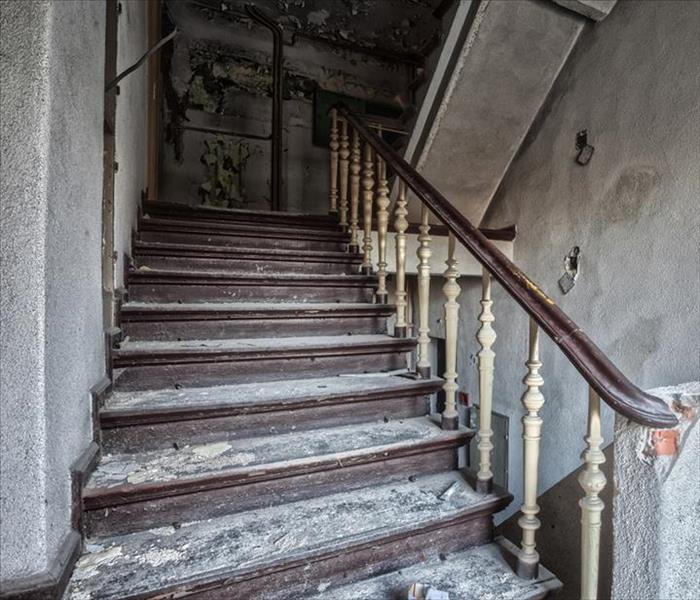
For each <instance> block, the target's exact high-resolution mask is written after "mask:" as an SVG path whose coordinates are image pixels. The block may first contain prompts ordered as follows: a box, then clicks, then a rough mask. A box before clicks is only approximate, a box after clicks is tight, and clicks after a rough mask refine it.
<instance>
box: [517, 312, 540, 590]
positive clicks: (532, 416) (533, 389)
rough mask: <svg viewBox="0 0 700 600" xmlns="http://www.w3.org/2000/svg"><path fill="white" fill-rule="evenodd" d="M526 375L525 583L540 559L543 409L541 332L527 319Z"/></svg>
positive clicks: (521, 567)
mask: <svg viewBox="0 0 700 600" xmlns="http://www.w3.org/2000/svg"><path fill="white" fill-rule="evenodd" d="M526 364H527V375H526V376H525V379H524V380H523V383H524V384H525V385H526V386H527V390H525V393H524V394H523V398H522V402H523V406H524V407H525V411H526V412H525V416H524V417H523V505H522V507H521V508H520V510H521V512H522V516H521V517H520V518H519V519H518V525H520V528H521V529H522V530H523V537H522V543H521V550H520V554H519V555H518V575H520V577H524V578H526V579H534V578H535V577H537V571H538V567H539V563H540V556H539V554H538V553H537V550H535V534H536V532H537V530H538V529H539V528H540V520H539V519H538V518H537V513H539V512H540V507H539V506H538V505H537V479H538V473H539V460H540V439H541V432H542V418H541V417H540V415H539V410H540V409H541V408H542V406H543V405H544V396H543V395H542V392H540V387H542V385H543V384H544V379H542V376H541V375H540V367H541V366H542V363H541V362H540V332H539V327H538V326H537V323H535V321H533V320H532V319H530V339H529V353H528V360H527V363H526Z"/></svg>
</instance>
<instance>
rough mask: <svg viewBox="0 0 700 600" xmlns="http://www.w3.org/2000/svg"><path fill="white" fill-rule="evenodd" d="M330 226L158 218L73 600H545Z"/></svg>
mask: <svg viewBox="0 0 700 600" xmlns="http://www.w3.org/2000/svg"><path fill="white" fill-rule="evenodd" d="M348 242H349V235H348V234H347V233H345V232H344V231H343V230H342V229H341V228H340V227H339V226H338V224H337V219H336V218H331V217H324V216H310V215H293V214H283V213H263V212H249V211H225V210H220V209H205V208H199V209H195V208H190V207H186V206H178V205H169V204H165V203H152V204H148V203H147V204H146V205H145V206H144V214H143V215H142V216H141V218H140V221H139V233H138V238H137V240H136V241H135V243H134V250H133V264H132V266H131V267H130V269H129V272H128V277H127V283H128V295H127V297H126V299H125V300H126V301H125V302H124V304H123V306H122V309H121V329H122V335H121V341H120V342H119V343H118V344H117V345H116V347H115V348H114V349H113V355H112V365H113V382H114V383H113V389H112V391H111V393H110V394H109V395H108V396H107V398H106V399H105V400H104V402H103V403H102V405H101V406H100V407H99V436H100V447H101V456H100V460H99V462H98V463H97V466H96V467H95V469H94V471H93V472H92V474H91V475H90V476H89V478H88V479H87V481H86V483H85V485H84V488H83V493H82V505H83V510H82V523H81V527H82V530H83V533H84V535H85V543H84V553H83V555H82V556H81V558H80V559H79V561H78V563H77V566H76V569H75V571H74V573H73V576H72V579H71V581H70V583H69V587H68V590H67V592H66V596H65V597H66V598H70V599H75V600H78V599H80V600H85V599H97V598H130V599H135V598H154V597H158V598H165V597H167V598H174V597H183V596H191V597H196V598H207V599H210V598H241V599H243V598H245V599H257V598H260V599H268V598H275V599H278V598H279V599H287V598H289V599H291V598H295V599H296V598H306V597H312V598H328V599H337V600H340V599H347V600H351V599H352V600H356V599H363V598H366V599H372V600H374V599H386V600H394V599H398V598H406V597H407V592H408V588H409V586H410V585H411V584H413V583H415V582H423V583H426V584H430V585H432V586H433V587H435V588H436V589H440V590H444V591H446V592H448V593H449V594H450V600H455V599H471V598H474V599H476V598H494V599H496V598H497V599H512V600H516V599H517V600H524V599H530V598H542V597H544V596H546V595H547V593H548V591H549V590H550V589H553V588H555V587H557V584H558V582H557V581H556V579H555V578H554V577H553V576H552V575H551V574H550V573H548V572H547V571H546V569H544V568H540V572H539V578H538V579H534V580H525V579H521V578H519V577H517V576H516V575H515V574H514V573H513V570H512V568H511V567H512V562H513V560H512V559H513V557H514V555H515V550H514V548H513V547H512V546H511V545H510V544H509V543H508V542H506V541H505V540H495V541H494V539H493V523H492V515H493V514H494V513H496V512H498V511H500V510H502V509H503V508H504V507H505V506H507V504H508V503H509V501H510V499H511V497H510V496H509V495H508V493H506V492H504V491H503V490H499V489H494V490H493V491H492V492H489V493H477V492H475V491H473V487H472V483H473V482H472V481H471V480H470V477H469V476H468V474H466V473H465V472H464V471H463V470H461V469H460V468H459V466H460V462H459V454H460V451H461V450H463V449H464V447H465V446H466V445H467V444H469V442H470V439H471V437H472V434H473V432H472V431H470V430H467V429H464V428H458V429H457V430H452V431H451V430H445V429H442V428H441V427H440V426H439V420H434V419H433V418H432V417H431V415H430V397H431V395H432V394H434V393H435V392H436V391H437V390H438V389H440V388H441V387H442V385H443V381H442V380H441V379H438V378H419V377H417V376H415V375H414V374H413V373H412V372H411V371H410V370H409V369H408V368H407V366H408V364H409V363H410V361H409V357H410V354H411V352H412V351H413V350H414V348H415V346H416V343H415V340H413V339H410V338H398V337H392V336H391V335H389V334H388V330H387V321H388V319H389V317H390V316H391V315H392V313H393V307H391V306H388V305H383V304H376V303H373V300H374V291H375V287H376V281H375V277H374V276H373V275H372V276H366V275H361V274H359V271H360V264H361V261H362V259H361V256H360V255H359V254H351V253H349V252H348V249H347V245H348Z"/></svg>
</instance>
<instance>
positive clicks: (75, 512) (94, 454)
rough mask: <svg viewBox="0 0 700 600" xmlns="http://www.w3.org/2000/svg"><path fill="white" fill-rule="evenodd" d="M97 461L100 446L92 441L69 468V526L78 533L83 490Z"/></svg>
mask: <svg viewBox="0 0 700 600" xmlns="http://www.w3.org/2000/svg"><path fill="white" fill-rule="evenodd" d="M99 460H100V446H99V444H98V443H97V442H94V441H93V442H90V444H88V447H87V448H86V449H85V451H84V452H83V453H82V454H81V455H80V456H79V457H78V459H77V460H76V461H75V462H74V463H73V466H72V467H71V471H70V475H71V525H72V527H73V529H74V530H75V531H78V532H81V531H82V530H83V528H82V518H83V489H84V488H85V483H86V482H87V480H88V477H90V474H91V473H92V472H93V470H94V469H95V467H96V466H97V463H98V461H99Z"/></svg>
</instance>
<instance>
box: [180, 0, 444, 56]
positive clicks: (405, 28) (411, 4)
mask: <svg viewBox="0 0 700 600" xmlns="http://www.w3.org/2000/svg"><path fill="white" fill-rule="evenodd" d="M171 1H172V0H171ZM185 2H186V4H188V5H189V7H190V8H191V9H192V10H193V12H195V11H196V12H198V13H199V14H200V15H201V16H202V18H204V19H207V20H209V21H222V20H223V21H229V22H231V21H234V22H240V23H246V24H247V25H249V26H250V27H253V26H254V25H253V23H252V22H250V19H249V18H248V17H247V16H246V15H245V13H244V8H245V5H246V4H253V5H255V6H257V7H258V8H259V9H260V10H262V11H263V12H265V14H267V15H268V16H270V17H271V18H273V19H274V20H275V21H277V22H278V23H279V24H280V25H281V26H282V29H283V31H284V32H285V36H286V38H287V39H288V40H290V41H291V42H292V43H293V41H294V39H295V38H297V37H305V38H309V39H314V40H319V41H324V42H326V43H329V44H331V45H337V46H341V47H349V46H351V47H352V48H353V49H354V50H356V51H365V52H368V53H372V54H378V55H381V56H385V57H393V58H395V59H397V60H404V61H408V62H415V61H420V60H421V59H422V58H423V57H424V56H425V55H426V54H427V52H429V51H430V49H431V48H433V47H434V45H435V44H437V43H438V41H439V35H440V19H439V18H438V17H437V16H436V9H438V7H440V6H441V5H443V4H444V1H443V0H185Z"/></svg>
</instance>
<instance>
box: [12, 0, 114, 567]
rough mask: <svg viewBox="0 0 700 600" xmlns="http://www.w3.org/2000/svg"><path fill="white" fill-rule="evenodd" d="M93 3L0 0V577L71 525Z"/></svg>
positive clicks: (81, 438)
mask: <svg viewBox="0 0 700 600" xmlns="http://www.w3.org/2000/svg"><path fill="white" fill-rule="evenodd" d="M104 15H105V11H104V6H103V5H102V4H101V3H97V2H89V1H65V2H46V1H39V0H31V1H25V2H0V39H2V52H1V56H0V60H1V68H0V74H1V75H2V81H1V86H0V87H1V93H2V96H1V99H0V114H1V115H2V128H1V140H2V152H3V156H2V168H1V171H0V174H1V179H2V192H1V200H0V261H1V263H2V269H1V271H0V273H1V283H0V318H1V319H2V334H1V335H0V411H1V412H0V456H1V459H0V460H1V464H0V484H1V485H0V488H1V496H0V521H1V522H2V526H1V527H0V553H2V561H1V562H0V580H5V579H8V578H14V577H23V576H30V575H33V574H37V573H39V572H42V571H43V570H44V569H45V568H46V567H47V566H48V565H49V564H50V563H51V561H52V560H53V559H54V558H55V556H56V552H57V550H58V548H59V546H60V544H61V542H62V541H63V539H64V538H65V536H66V535H67V534H68V532H69V529H70V504H71V498H70V465H71V464H72V463H73V461H74V460H75V459H76V458H77V457H78V455H79V454H80V453H81V452H82V451H83V450H84V449H85V448H86V446H87V444H88V443H89V441H90V438H91V417H90V396H89V389H90V388H91V387H92V386H93V385H94V384H95V383H96V382H97V381H98V380H99V378H100V377H101V375H102V374H103V373H104V355H103V341H102V296H101V291H100V281H101V223H100V219H101V205H102V119H103V94H104V91H103V82H104V73H103V68H104V30H105V23H104Z"/></svg>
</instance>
